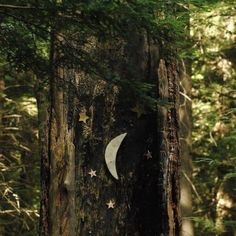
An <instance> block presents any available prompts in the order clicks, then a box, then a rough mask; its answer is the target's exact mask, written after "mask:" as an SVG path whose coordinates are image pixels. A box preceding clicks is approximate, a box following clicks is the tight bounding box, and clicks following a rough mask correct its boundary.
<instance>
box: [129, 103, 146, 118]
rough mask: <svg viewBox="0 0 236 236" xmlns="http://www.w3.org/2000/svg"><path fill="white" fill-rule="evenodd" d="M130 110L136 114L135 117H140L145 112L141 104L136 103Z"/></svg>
mask: <svg viewBox="0 0 236 236" xmlns="http://www.w3.org/2000/svg"><path fill="white" fill-rule="evenodd" d="M131 111H132V112H135V113H136V114H137V117H138V118H140V117H141V116H142V115H143V114H145V111H144V108H143V106H141V105H139V104H136V106H135V107H134V108H132V109H131Z"/></svg>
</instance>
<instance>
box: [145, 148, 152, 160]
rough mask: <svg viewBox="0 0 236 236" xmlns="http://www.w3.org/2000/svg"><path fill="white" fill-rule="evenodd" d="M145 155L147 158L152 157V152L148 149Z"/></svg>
mask: <svg viewBox="0 0 236 236" xmlns="http://www.w3.org/2000/svg"><path fill="white" fill-rule="evenodd" d="M145 157H146V158H147V160H149V159H152V153H151V152H150V151H149V150H148V151H147V153H145Z"/></svg>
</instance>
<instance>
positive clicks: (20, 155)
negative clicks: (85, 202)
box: [0, 66, 40, 235]
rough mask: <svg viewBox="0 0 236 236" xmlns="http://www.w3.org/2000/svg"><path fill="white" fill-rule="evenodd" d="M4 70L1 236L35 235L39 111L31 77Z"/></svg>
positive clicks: (0, 94)
mask: <svg viewBox="0 0 236 236" xmlns="http://www.w3.org/2000/svg"><path fill="white" fill-rule="evenodd" d="M9 69H10V68H9V67H7V66H4V67H3V66H2V67H1V79H0V83H1V88H0V104H1V105H0V172H1V175H0V234H1V235H36V234H37V233H36V232H37V224H36V220H37V219H38V216H39V214H38V208H39V197H40V196H39V153H38V140H37V125H38V124H37V108H36V103H35V99H34V97H33V93H32V92H33V91H32V86H33V82H32V75H30V74H25V73H19V72H17V71H13V70H12V69H10V70H11V71H9Z"/></svg>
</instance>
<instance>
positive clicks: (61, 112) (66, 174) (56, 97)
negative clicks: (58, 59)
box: [49, 69, 76, 236]
mask: <svg viewBox="0 0 236 236" xmlns="http://www.w3.org/2000/svg"><path fill="white" fill-rule="evenodd" d="M56 72H57V73H56V74H55V77H54V78H55V80H54V83H53V85H52V86H53V87H52V100H51V110H50V130H49V132H50V136H49V137H50V140H49V154H50V184H49V186H50V187H49V203H50V204H49V222H50V229H49V232H50V236H54V235H55V236H58V235H70V236H73V235H76V232H75V227H76V217H75V147H74V129H73V128H72V127H73V122H74V120H73V116H74V114H73V110H74V100H73V97H71V95H72V91H71V90H72V89H71V86H70V84H71V83H72V81H73V76H74V73H73V71H72V72H71V71H68V70H67V69H66V70H63V69H57V70H56Z"/></svg>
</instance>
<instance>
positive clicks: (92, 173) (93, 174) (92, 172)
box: [88, 169, 97, 178]
mask: <svg viewBox="0 0 236 236" xmlns="http://www.w3.org/2000/svg"><path fill="white" fill-rule="evenodd" d="M88 174H89V175H90V177H91V178H93V177H96V176H97V174H96V170H93V169H91V170H90V171H89V172H88Z"/></svg>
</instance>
